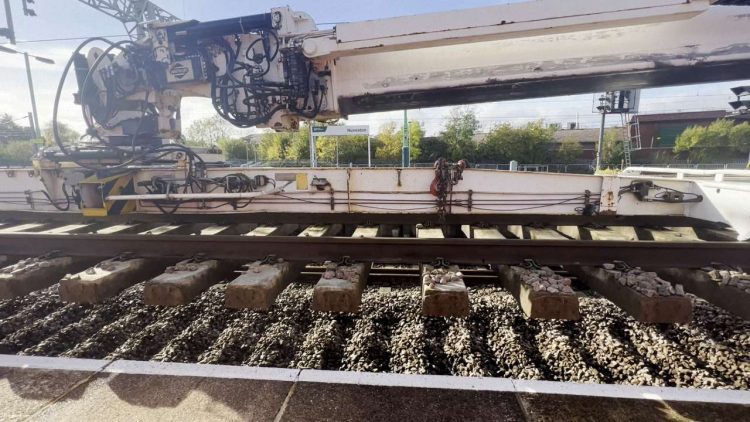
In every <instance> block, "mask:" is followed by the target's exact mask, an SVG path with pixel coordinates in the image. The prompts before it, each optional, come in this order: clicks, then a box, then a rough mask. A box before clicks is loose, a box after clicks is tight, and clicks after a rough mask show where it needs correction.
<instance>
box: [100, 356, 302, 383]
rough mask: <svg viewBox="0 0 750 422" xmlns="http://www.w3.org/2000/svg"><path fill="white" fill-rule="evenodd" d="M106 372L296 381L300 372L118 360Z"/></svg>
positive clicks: (281, 369)
mask: <svg viewBox="0 0 750 422" xmlns="http://www.w3.org/2000/svg"><path fill="white" fill-rule="evenodd" d="M104 372H108V373H120V374H142V375H169V376H177V377H204V378H227V379H252V380H264V381H296V380H297V377H299V373H300V370H299V369H285V368H261V367H255V366H231V365H206V364H194V363H176V362H142V361H133V360H118V361H115V362H113V363H112V364H111V365H109V366H108V367H107V368H106V369H104Z"/></svg>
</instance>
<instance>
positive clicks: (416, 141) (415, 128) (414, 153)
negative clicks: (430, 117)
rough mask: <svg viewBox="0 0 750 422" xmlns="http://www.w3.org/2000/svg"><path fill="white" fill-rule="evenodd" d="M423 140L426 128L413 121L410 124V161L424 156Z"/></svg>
mask: <svg viewBox="0 0 750 422" xmlns="http://www.w3.org/2000/svg"><path fill="white" fill-rule="evenodd" d="M422 138H424V128H423V127H422V123H421V122H418V121H415V120H412V121H411V122H409V159H410V160H411V161H414V160H416V159H417V157H419V156H420V155H421V154H422Z"/></svg>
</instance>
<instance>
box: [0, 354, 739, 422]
mask: <svg viewBox="0 0 750 422" xmlns="http://www.w3.org/2000/svg"><path fill="white" fill-rule="evenodd" d="M0 420H3V421H5V420H9V421H16V420H17V421H21V420H31V421H42V420H55V421H65V420H76V421H84V420H106V421H108V422H110V421H119V420H127V421H139V420H159V421H171V420H180V421H186V420H201V421H207V420H250V421H318V420H337V421H339V420H340V421H362V420H378V421H384V420H408V421H423V420H424V421H438V420H440V421H448V420H456V421H471V420H483V421H484V420H507V421H516V420H517V421H562V420H591V421H601V420H638V421H652V420H706V421H733V422H736V421H740V420H750V392H748V391H727V390H694V389H681V388H658V387H631V386H615V385H599V384H573V383H559V382H548V381H523V380H511V379H503V378H464V377H452V376H434V375H401V374H374V373H357V372H337V371H318V370H306V369H303V370H297V369H277V368H257V367H242V366H221V365H197V364H182V363H160V362H136V361H124V360H119V361H105V360H88V359H67V358H45V357H29V356H15V355H0Z"/></svg>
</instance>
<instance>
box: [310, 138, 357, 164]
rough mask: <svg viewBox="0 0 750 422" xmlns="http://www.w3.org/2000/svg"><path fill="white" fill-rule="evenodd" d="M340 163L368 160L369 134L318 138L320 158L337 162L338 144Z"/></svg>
mask: <svg viewBox="0 0 750 422" xmlns="http://www.w3.org/2000/svg"><path fill="white" fill-rule="evenodd" d="M337 143H338V156H339V157H338V158H339V162H340V163H355V162H358V163H366V162H367V136H366V135H357V136H321V137H319V138H318V142H317V147H318V158H319V159H320V160H322V161H329V162H332V163H335V162H336V144H337Z"/></svg>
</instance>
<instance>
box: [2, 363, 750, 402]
mask: <svg viewBox="0 0 750 422" xmlns="http://www.w3.org/2000/svg"><path fill="white" fill-rule="evenodd" d="M0 367H6V368H29V369H47V370H61V371H90V372H104V373H112V374H142V375H162V376H190V377H203V378H223V379H247V380H264V381H281V382H294V381H299V382H309V383H325V384H349V385H370V386H381V387H408V388H434V389H450V390H470V391H497V392H511V393H526V394H560V395H574V396H588V397H614V398H624V399H635V400H657V401H679V402H703V403H729V404H745V405H750V391H737V390H708V389H693V388H673V387H638V386H629V385H611V384H577V383H569V382H554V381H528V380H512V379H508V378H479V377H476V378H475V377H456V376H449V375H409V374H387V373H369V372H344V371H320V370H312V369H302V370H300V369H285V368H261V367H250V366H229V365H206V364H190V363H173V362H141V361H128V360H118V361H114V362H113V361H107V360H94V359H71V358H55V357H51V358H50V357H39V356H16V355H0Z"/></svg>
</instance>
